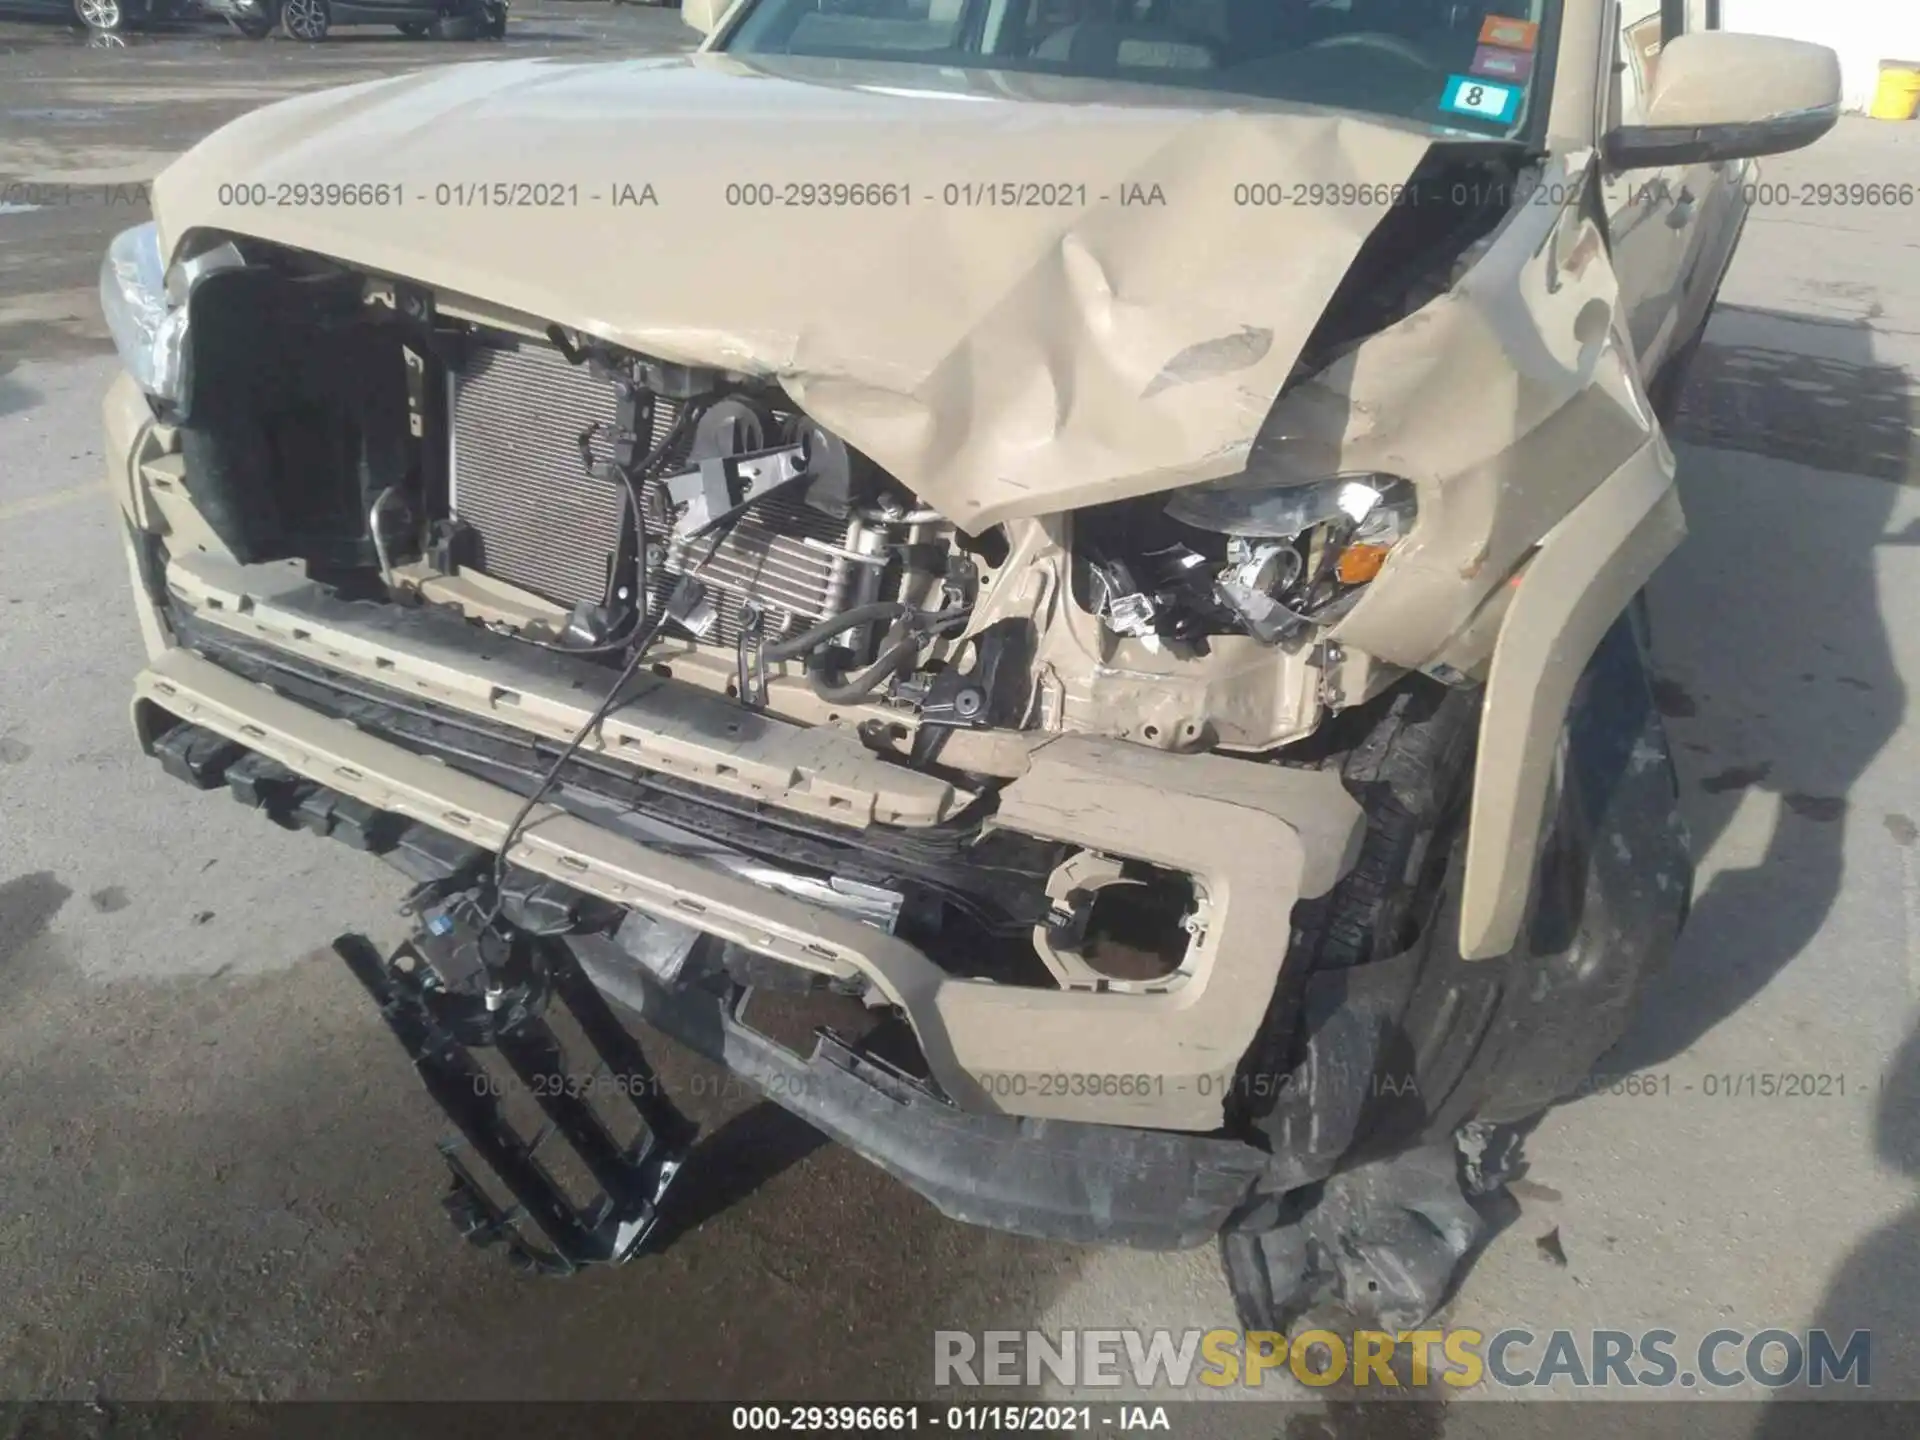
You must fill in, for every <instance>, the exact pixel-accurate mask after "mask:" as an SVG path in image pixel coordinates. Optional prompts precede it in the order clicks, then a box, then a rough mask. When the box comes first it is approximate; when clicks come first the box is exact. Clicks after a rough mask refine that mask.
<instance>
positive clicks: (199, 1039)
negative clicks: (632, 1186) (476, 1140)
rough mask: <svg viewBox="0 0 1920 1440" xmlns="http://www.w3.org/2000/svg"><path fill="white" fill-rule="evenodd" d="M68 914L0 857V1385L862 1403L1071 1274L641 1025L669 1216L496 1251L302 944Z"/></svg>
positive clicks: (397, 1082) (368, 1031)
mask: <svg viewBox="0 0 1920 1440" xmlns="http://www.w3.org/2000/svg"><path fill="white" fill-rule="evenodd" d="M91 899H92V906H91V908H93V909H105V908H109V906H110V905H112V904H113V903H114V900H113V897H110V896H105V895H104V894H101V895H96V896H94V897H91ZM89 915H90V907H89V904H88V900H87V899H80V898H75V896H74V895H73V894H72V893H71V891H70V887H68V886H67V885H66V884H64V883H63V882H62V881H61V880H60V878H59V877H58V876H56V875H53V874H48V873H36V874H32V875H26V876H22V877H18V878H17V879H14V880H12V881H9V882H8V883H6V884H4V885H0V948H4V949H5V950H7V952H8V953H7V954H6V955H5V956H4V958H0V980H4V982H5V984H6V987H7V992H8V995H9V1001H8V1005H7V1006H6V1007H5V1009H4V1010H0V1136H4V1144H5V1150H6V1156H7V1159H6V1164H5V1165H4V1166H0V1216H4V1217H6V1225H5V1227H4V1234H0V1273H3V1274H4V1275H5V1279H6V1285H7V1300H6V1304H5V1306H4V1307H0V1398H5V1397H8V1396H14V1397H34V1398H41V1399H83V1400H84V1399H94V1398H108V1399H113V1400H140V1399H149V1398H167V1399H217V1400H272V1399H289V1398H300V1399H373V1400H473V1401H493V1400H535V1399H551V1400H590V1399H608V1400H618V1399H642V1398H645V1399H711V1400H739V1399H742V1398H746V1397H751V1398H753V1399H756V1400H772V1399H786V1400H827V1399H839V1400H866V1401H868V1402H872V1401H874V1400H876V1399H878V1398H882V1397H896V1398H904V1397H908V1396H919V1395H925V1394H927V1393H929V1390H930V1386H931V1381H932V1360H933V1353H934V1350H933V1332H934V1331H935V1330H936V1329H949V1328H957V1329H966V1330H973V1331H979V1330H983V1329H988V1328H1011V1329H1023V1328H1026V1327H1028V1326H1030V1325H1032V1324H1034V1323H1035V1321H1036V1317H1038V1316H1039V1315H1040V1314H1042V1313H1043V1312H1044V1311H1045V1310H1046V1308H1047V1307H1048V1305H1049V1304H1050V1303H1052V1300H1053V1298H1054V1296H1055V1295H1056V1294H1057V1292H1058V1290H1059V1289H1060V1287H1061V1286H1063V1285H1064V1284H1066V1283H1067V1282H1068V1281H1069V1280H1070V1279H1071V1278H1072V1277H1073V1275H1074V1274H1075V1273H1077V1270H1078V1266H1079V1263H1080V1257H1081V1256H1082V1254H1083V1253H1084V1252H1082V1251H1079V1250H1075V1249H1072V1248H1069V1247H1066V1246H1059V1245H1045V1244H1039V1243H1035V1242H1029V1241H1022V1240H1018V1239H1014V1238H1012V1237H1008V1236H1004V1235H999V1234H994V1233H990V1232H987V1231H982V1230H976V1229H972V1228H970V1227H966V1226H962V1225H959V1224H956V1223H953V1222H951V1221H948V1220H946V1219H944V1218H943V1217H942V1216H940V1215H939V1214H938V1213H936V1212H935V1211H934V1210H933V1209H932V1207H930V1206H928V1205H927V1204H925V1203H924V1202H923V1201H921V1200H920V1199H919V1198H918V1197H917V1196H915V1195H913V1194H911V1193H910V1192H909V1191H907V1190H906V1189H904V1188H903V1187H901V1186H899V1185H897V1184H896V1183H894V1182H893V1181H892V1180H891V1179H889V1178H888V1177H887V1176H885V1175H884V1174H882V1173H881V1172H880V1171H878V1170H875V1169H873V1168H872V1167H870V1166H868V1165H866V1164H865V1163H864V1162H862V1161H860V1160H858V1159H857V1158H855V1157H854V1156H853V1155H851V1154H850V1153H848V1152H846V1151H843V1150H840V1149H838V1148H836V1147H831V1146H824V1145H822V1144H821V1143H820V1140H819V1137H818V1136H817V1135H815V1134H814V1132H812V1131H811V1130H809V1129H808V1128H807V1127H805V1126H804V1125H801V1124H799V1123H798V1122H797V1121H790V1120H788V1119H787V1117H786V1116H785V1113H784V1112H778V1111H772V1108H771V1107H769V1106H766V1105H756V1104H753V1103H752V1101H751V1098H750V1097H749V1096H747V1095H744V1094H742V1093H741V1092H742V1088H743V1087H741V1086H740V1085H739V1083H738V1082H737V1081H732V1080H731V1079H730V1078H729V1077H727V1076H725V1075H724V1074H723V1073H722V1072H720V1071H718V1070H715V1069H713V1068H712V1067H710V1066H707V1065H705V1063H704V1062H702V1061H698V1060H695V1059H693V1058H692V1057H690V1056H688V1055H686V1054H685V1053H684V1052H680V1051H677V1050H674V1049H672V1048H671V1047H670V1046H669V1045H668V1044H667V1043H666V1042H664V1041H657V1040H655V1039H654V1038H653V1037H649V1043H648V1053H649V1055H650V1056H651V1057H653V1058H654V1059H655V1060H656V1062H657V1063H658V1065H659V1067H660V1070H661V1073H662V1075H663V1077H664V1078H665V1080H666V1082H667V1084H668V1087H669V1089H670V1091H671V1092H672V1093H673V1094H674V1095H675V1096H676V1098H680V1099H682V1100H683V1103H684V1104H685V1106H686V1108H687V1109H688V1110H689V1111H690V1112H691V1113H692V1114H694V1115H695V1116H696V1118H698V1119H700V1120H701V1121H703V1122H704V1123H705V1124H706V1126H707V1136H708V1139H707V1141H706V1143H705V1145H704V1146H703V1147H702V1148H701V1149H700V1150H698V1151H696V1155H697V1157H698V1169H696V1168H695V1167H693V1166H690V1167H689V1170H688V1172H687V1174H686V1176H685V1177H684V1179H685V1180H686V1181H687V1182H688V1185H687V1189H686V1190H685V1192H684V1193H680V1194H678V1195H677V1198H676V1196H675V1194H674V1193H670V1197H669V1198H670V1207H671V1208H670V1213H669V1216H668V1219H667V1224H668V1225H669V1226H670V1227H671V1238H672V1239H673V1244H672V1245H671V1246H670V1247H669V1248H667V1249H665V1250H664V1252H663V1253H655V1254H649V1255H645V1256H643V1257H642V1258H640V1259H638V1260H636V1261H635V1262H633V1263H631V1264H629V1265H626V1266H624V1267H621V1268H619V1269H611V1270H600V1271H588V1272H583V1273H582V1274H580V1275H578V1276H576V1277H574V1278H572V1279H568V1280H550V1279H543V1278H536V1277H527V1276H522V1275H518V1274H516V1273H514V1272H512V1271H511V1270H510V1269H509V1267H508V1266H507V1264H506V1263H505V1261H504V1260H503V1259H502V1258H501V1256H500V1255H499V1254H498V1253H497V1252H493V1251H487V1252H483V1251H478V1250H474V1249H472V1248H471V1247H469V1246H466V1245H463V1244H461V1243H460V1241H459V1240H458V1239H457V1237H456V1236H455V1234H454V1232H453V1230H452V1229H451V1227H449V1226H448V1225H447V1224H446V1223H445V1221H444V1219H443V1218H442V1216H441V1214H440V1211H439V1205H438V1199H439V1196H440V1193H441V1191H442V1189H443V1187H444V1185H445V1174H444V1171H443V1169H442V1167H441V1163H440V1161H439V1159H438V1157H437V1156H436V1155H435V1153H434V1150H433V1141H434V1140H435V1138H436V1136H437V1135H438V1134H439V1132H440V1127H439V1126H438V1125H437V1124H436V1119H437V1113H436V1112H435V1111H434V1110H433V1107H432V1106H431V1104H430V1102H429V1101H428V1099H427V1096H426V1095H425V1093H424V1091H423V1090H422V1089H421V1087H420V1084H419V1081H418V1080H417V1079H416V1077H415V1076H414V1074H413V1072H412V1069H411V1067H410V1066H409V1065H408V1063H407V1061H406V1059H405V1057H404V1055H403V1054H402V1052H401V1050H400V1047H399V1046H397V1045H395V1044H394V1043H393V1041H392V1039H391V1038H390V1037H389V1036H388V1034H387V1033H386V1031H385V1028H384V1027H383V1026H382V1025H381V1023H380V1020H379V1017H378V1015H377V1014H376V1013H375V1011H374V1009H373V1007H372V1006H371V1005H370V1004H369V1003H368V1002H367V1000H366V997H365V995H364V993H363V992H361V991H360V989H359V987H358V985H357V984H356V983H355V982H354V981H353V979H352V978H351V976H350V975H349V974H348V972H347V970H346V969H345V967H344V966H343V965H341V964H340V963H339V962H338V961H337V960H335V959H334V958H333V957H332V956H331V953H330V952H329V951H327V950H326V949H324V948H323V949H321V950H318V951H316V952H315V953H314V954H313V955H312V956H310V957H307V958H305V959H303V960H301V961H299V962H297V963H295V964H294V965H293V966H292V967H290V968H286V969H281V970H276V971H273V972H271V973H267V974H260V975H246V976H236V975H224V976H219V975H216V976H212V977H195V978H189V979H168V980H154V981H124V980H123V981H116V982H114V983H109V984H101V983H97V982H95V981H92V980H89V979H88V978H86V977H85V976H83V975H81V974H80V973H79V972H78V971H77V970H76V968H75V966H74V965H73V964H72V963H70V961H69V959H68V958H67V957H68V954H69V951H68V941H67V939H66V936H68V935H70V934H73V933H75V927H82V928H83V927H84V926H85V925H86V924H87V922H88V919H89ZM687 1097H690V1098H687ZM702 1172H704V1173H702ZM996 1398H997V1399H1017V1398H1020V1397H1019V1396H1018V1395H1017V1394H1015V1393H1014V1392H1008V1393H1007V1394H1006V1395H1000V1396H996Z"/></svg>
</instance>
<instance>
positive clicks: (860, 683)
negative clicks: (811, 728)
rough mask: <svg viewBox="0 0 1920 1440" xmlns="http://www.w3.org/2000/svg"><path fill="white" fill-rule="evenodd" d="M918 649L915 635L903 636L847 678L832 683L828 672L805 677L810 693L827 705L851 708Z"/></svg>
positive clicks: (823, 671) (814, 673)
mask: <svg viewBox="0 0 1920 1440" xmlns="http://www.w3.org/2000/svg"><path fill="white" fill-rule="evenodd" d="M919 649H920V640H919V637H918V636H915V635H902V636H901V637H900V638H899V639H898V640H895V641H894V642H893V643H892V644H890V645H888V646H887V647H886V648H885V649H884V650H882V651H881V652H880V658H879V659H878V660H876V661H874V662H873V664H871V665H869V666H868V667H867V668H866V669H864V670H862V671H861V672H860V673H859V674H858V675H855V676H852V677H851V678H849V679H844V680H835V679H834V678H832V676H831V675H829V674H828V672H827V671H825V670H816V671H814V672H813V674H812V675H811V676H809V677H808V678H809V679H810V680H812V682H813V693H814V694H816V695H818V696H819V697H820V698H821V699H822V700H824V701H826V702H827V703H828V704H829V705H852V704H854V703H856V702H857V701H861V700H864V699H866V698H867V697H868V696H869V695H871V694H872V693H873V692H874V691H876V690H878V689H879V688H880V687H881V686H882V685H884V684H886V683H887V681H889V680H891V679H892V678H893V677H894V676H895V675H898V674H899V673H900V672H901V671H902V670H904V669H906V667H907V665H908V663H909V662H911V661H912V659H913V657H914V656H915V655H916V654H917V653H918V652H919Z"/></svg>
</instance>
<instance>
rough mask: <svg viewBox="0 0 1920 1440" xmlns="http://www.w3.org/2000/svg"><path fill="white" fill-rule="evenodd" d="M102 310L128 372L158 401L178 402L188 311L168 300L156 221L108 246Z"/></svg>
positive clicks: (102, 277)
mask: <svg viewBox="0 0 1920 1440" xmlns="http://www.w3.org/2000/svg"><path fill="white" fill-rule="evenodd" d="M100 309H101V312H102V313H103V314H105V316H106V318H107V331H108V333H109V334H111V335H112V336H113V348H114V349H115V350H117V351H119V352H120V363H121V364H122V365H124V366H126V367H127V373H128V374H129V375H131V376H133V378H134V380H135V381H136V382H137V383H138V384H139V386H140V388H141V389H142V390H144V391H146V392H147V394H149V395H151V396H153V397H154V398H155V399H158V400H172V401H178V400H179V398H180V394H181V384H180V380H181V369H182V361H183V360H184V358H185V355H184V352H185V350H186V338H187V311H186V307H185V306H184V305H181V306H179V307H177V308H176V307H175V306H173V305H171V304H169V303H168V301H167V285H166V263H165V261H164V260H162V258H161V255H160V234H159V231H158V230H157V229H156V228H155V226H154V225H153V223H152V222H151V221H149V222H148V223H147V224H145V225H136V226H134V227H133V228H132V229H131V230H122V231H121V232H120V233H119V234H118V235H116V236H114V237H113V243H112V244H111V245H109V246H108V247H107V258H106V259H105V260H103V261H102V262H101V264H100Z"/></svg>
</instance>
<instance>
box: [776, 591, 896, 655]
mask: <svg viewBox="0 0 1920 1440" xmlns="http://www.w3.org/2000/svg"><path fill="white" fill-rule="evenodd" d="M907 613H908V610H907V607H906V606H905V605H904V604H902V603H901V602H900V601H898V600H876V601H874V602H873V603H872V604H871V605H856V606H854V607H853V609H851V610H842V611H841V612H840V613H839V614H838V615H834V616H831V617H829V618H828V619H825V620H822V621H821V622H820V623H819V624H818V625H815V626H814V627H813V628H812V629H809V630H802V631H801V632H800V633H799V634H798V635H793V636H790V637H788V638H787V639H785V640H782V641H780V642H779V643H778V644H774V645H769V646H767V647H766V649H765V650H764V651H762V652H761V654H762V658H764V659H765V660H766V661H767V663H769V664H772V663H773V662H774V661H776V660H792V659H794V658H795V657H796V656H800V655H804V654H806V653H807V652H808V651H809V650H812V649H813V648H814V647H816V646H818V645H820V644H822V643H824V642H825V641H828V640H831V639H832V638H833V637H834V636H836V635H841V634H844V633H846V632H847V631H849V630H851V629H853V628H854V626H856V625H871V624H873V623H874V622H875V621H878V620H898V619H899V618H900V617H901V616H903V615H905V614H907Z"/></svg>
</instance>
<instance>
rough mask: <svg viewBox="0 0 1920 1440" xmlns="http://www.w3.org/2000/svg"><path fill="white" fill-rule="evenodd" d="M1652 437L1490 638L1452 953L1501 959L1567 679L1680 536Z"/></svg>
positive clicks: (1579, 514)
mask: <svg viewBox="0 0 1920 1440" xmlns="http://www.w3.org/2000/svg"><path fill="white" fill-rule="evenodd" d="M1673 470H1674V467H1673V452H1672V451H1671V450H1669V449H1668V448H1667V445H1666V442H1665V441H1664V440H1663V439H1662V438H1661V437H1660V436H1659V435H1658V434H1656V435H1655V436H1654V438H1653V439H1652V440H1650V441H1649V442H1648V443H1647V444H1646V445H1644V446H1642V447H1641V448H1640V449H1639V450H1638V451H1636V452H1635V453H1634V456H1633V458H1632V459H1631V460H1629V461H1628V462H1627V463H1626V464H1625V465H1623V466H1621V467H1620V468H1619V469H1618V470H1616V471H1614V472H1613V474H1612V475H1610V476H1608V477H1607V479H1606V480H1604V481H1602V482H1601V484H1600V485H1599V486H1598V488H1596V489H1595V490H1594V492H1593V493H1592V494H1591V495H1589V496H1588V497H1587V498H1586V499H1585V500H1583V501H1582V502H1581V503H1580V504H1579V505H1577V506H1576V507H1574V509H1573V510H1572V511H1570V512H1569V513H1568V514H1567V516H1566V517H1565V518H1564V519H1562V520H1561V521H1560V522H1559V523H1558V524H1557V525H1555V526H1554V527H1553V529H1551V530H1549V531H1548V532H1547V534H1546V536H1545V537H1544V538H1543V539H1542V540H1541V542H1540V545H1539V547H1538V549H1537V550H1536V551H1535V552H1534V555H1533V557H1532V559H1531V560H1530V561H1529V562H1528V564H1527V566H1526V568H1525V569H1524V570H1522V571H1521V572H1520V574H1519V576H1518V577H1517V579H1516V580H1515V581H1514V582H1513V583H1514V585H1515V587H1516V588H1515V591H1514V595H1513V598H1512V603H1511V604H1510V606H1509V607H1508V610H1507V614H1506V618H1505V620H1504V621H1503V622H1502V624H1501V627H1500V636H1499V639H1498V640H1497V641H1496V642H1495V645H1494V650H1493V667H1492V670H1491V672H1490V673H1489V676H1488V679H1487V693H1486V702H1485V709H1484V713H1483V717H1482V720H1481V728H1480V747H1479V753H1478V758H1477V761H1476V763H1475V767H1474V782H1473V808H1472V813H1471V817H1470V820H1469V825H1468V831H1467V865H1466V876H1465V882H1464V886H1463V889H1462V894H1461V903H1460V953H1461V955H1462V956H1464V957H1465V958H1467V959H1469V960H1486V959H1491V958H1492V957H1494V956H1497V955H1504V954H1505V953H1506V952H1507V951H1509V950H1511V949H1512V948H1513V945H1514V942H1515V941H1516V940H1517V939H1518V937H1519V933H1520V925H1521V921H1522V919H1523V917H1524V916H1525V914H1526V909H1527V900H1528V897H1529V894H1530V892H1531V890H1532V887H1533V878H1534V871H1535V868H1536V857H1537V854H1538V851H1539V840H1540V827H1541V823H1542V819H1543V817H1544V814H1545V810H1546V801H1547V792H1548V787H1549V782H1550V781H1551V779H1552V774H1553V766H1554V756H1555V754H1556V752H1557V750H1558V747H1559V743H1560V735H1561V731H1562V728H1563V726H1564V725H1565V722H1566V716H1567V707H1568V705H1569V703H1570V702H1571V701H1572V698H1573V688H1574V684H1575V682H1576V681H1577V680H1578V679H1579V678H1580V674H1581V672H1582V671H1583V670H1584V669H1585V668H1586V665H1587V662H1588V661H1589V660H1590V659H1592V657H1593V653H1594V650H1595V648H1596V647H1597V646H1598V645H1599V643H1600V638H1601V636H1603V635H1605V634H1606V632H1607V629H1608V627H1609V626H1611V625H1612V624H1613V622H1614V621H1615V620H1616V619H1618V618H1619V616H1620V612H1621V611H1622V610H1624V609H1625V608H1626V606H1627V604H1628V602H1629V601H1631V600H1632V599H1633V597H1634V596H1635V595H1636V594H1637V593H1639V591H1640V589H1641V587H1642V586H1644V585H1645V584H1646V583H1647V580H1648V578H1649V577H1651V576H1652V574H1653V572H1654V570H1655V569H1656V568H1658V566H1659V564H1660V562H1661V561H1663V560H1665V559H1666V558H1667V556H1668V555H1670V554H1671V553H1673V550H1674V547H1675V546H1677V545H1678V544H1679V543H1680V541H1681V540H1682V539H1683V538H1684V537H1685V535H1686V519H1685V517H1684V516H1683V515H1682V514H1681V510H1680V497H1679V493H1678V492H1677V491H1676V490H1675V488H1674V483H1673Z"/></svg>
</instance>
